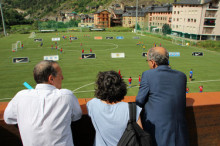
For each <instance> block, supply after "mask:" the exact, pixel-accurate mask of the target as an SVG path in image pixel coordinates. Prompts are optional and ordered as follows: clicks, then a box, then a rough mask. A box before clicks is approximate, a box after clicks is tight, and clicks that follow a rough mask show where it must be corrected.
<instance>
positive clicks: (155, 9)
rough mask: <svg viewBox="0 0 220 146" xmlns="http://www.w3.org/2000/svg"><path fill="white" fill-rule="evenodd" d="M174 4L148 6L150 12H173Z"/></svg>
mask: <svg viewBox="0 0 220 146" xmlns="http://www.w3.org/2000/svg"><path fill="white" fill-rule="evenodd" d="M172 10H173V6H172V5H166V6H151V7H149V8H148V12H172Z"/></svg>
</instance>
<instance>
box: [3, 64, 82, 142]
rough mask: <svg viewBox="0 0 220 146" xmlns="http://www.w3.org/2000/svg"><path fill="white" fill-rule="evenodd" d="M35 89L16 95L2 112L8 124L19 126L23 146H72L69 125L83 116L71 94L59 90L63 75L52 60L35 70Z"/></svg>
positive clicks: (65, 90) (67, 91) (39, 65)
mask: <svg viewBox="0 0 220 146" xmlns="http://www.w3.org/2000/svg"><path fill="white" fill-rule="evenodd" d="M33 74H34V79H35V81H36V83H37V85H36V87H35V89H26V90H22V91H20V92H18V93H17V94H16V95H15V97H14V98H13V99H12V100H11V101H10V102H9V103H8V106H7V107H6V109H5V112H4V120H5V122H6V123H7V124H18V127H19V132H20V135H21V139H22V143H23V145H24V146H33V145H38V146H55V145H57V146H58V145H59V146H61V145H62V146H73V139H72V132H71V122H72V121H77V120H79V119H80V118H81V116H82V111H81V108H80V105H79V102H78V100H77V98H76V97H75V96H74V95H73V92H72V91H70V90H67V89H61V86H62V80H63V74H62V70H61V68H60V66H59V64H58V63H57V62H55V61H48V60H44V61H41V62H40V63H38V64H37V65H36V66H35V67H34V71H33Z"/></svg>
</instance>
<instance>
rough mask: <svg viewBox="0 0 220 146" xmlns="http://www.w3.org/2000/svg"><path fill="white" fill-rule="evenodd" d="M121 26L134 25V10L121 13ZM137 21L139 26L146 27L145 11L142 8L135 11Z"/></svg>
mask: <svg viewBox="0 0 220 146" xmlns="http://www.w3.org/2000/svg"><path fill="white" fill-rule="evenodd" d="M122 16H123V23H122V26H123V27H133V28H135V25H136V10H129V11H127V12H125V13H124V14H123V15H122ZM137 23H138V25H139V26H140V28H146V27H147V26H148V17H147V11H145V10H143V9H138V13H137Z"/></svg>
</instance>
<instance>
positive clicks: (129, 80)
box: [128, 77, 132, 88]
mask: <svg viewBox="0 0 220 146" xmlns="http://www.w3.org/2000/svg"><path fill="white" fill-rule="evenodd" d="M131 81H132V78H131V77H130V78H129V79H128V82H129V88H131Z"/></svg>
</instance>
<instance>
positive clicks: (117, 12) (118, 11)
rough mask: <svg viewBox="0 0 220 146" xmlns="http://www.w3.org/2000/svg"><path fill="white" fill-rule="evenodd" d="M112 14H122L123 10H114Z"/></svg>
mask: <svg viewBox="0 0 220 146" xmlns="http://www.w3.org/2000/svg"><path fill="white" fill-rule="evenodd" d="M114 13H115V14H124V11H123V10H114Z"/></svg>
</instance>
